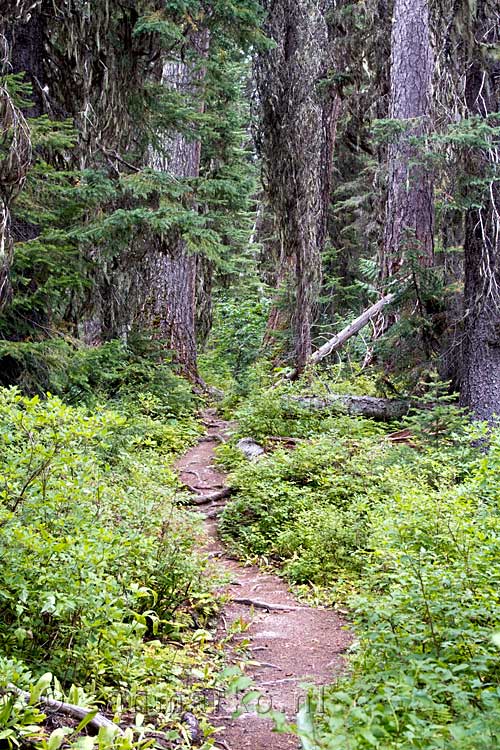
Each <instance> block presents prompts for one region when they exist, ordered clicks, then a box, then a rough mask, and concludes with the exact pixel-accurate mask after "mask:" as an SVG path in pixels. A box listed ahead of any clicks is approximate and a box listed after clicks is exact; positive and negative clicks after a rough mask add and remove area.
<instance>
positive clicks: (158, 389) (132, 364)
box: [0, 335, 195, 418]
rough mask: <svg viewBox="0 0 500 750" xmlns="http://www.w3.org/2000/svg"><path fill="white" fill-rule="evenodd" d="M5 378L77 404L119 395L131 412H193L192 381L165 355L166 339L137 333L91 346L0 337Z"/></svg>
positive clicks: (174, 414)
mask: <svg viewBox="0 0 500 750" xmlns="http://www.w3.org/2000/svg"><path fill="white" fill-rule="evenodd" d="M0 362H1V363H2V371H3V375H2V376H1V377H0V383H1V384H3V385H8V384H16V385H18V386H19V387H20V388H21V389H22V391H23V392H24V393H27V394H38V395H43V394H44V393H45V392H47V391H49V392H51V393H53V394H55V395H59V396H61V397H62V398H63V399H64V400H65V401H67V402H69V403H72V404H81V403H84V404H87V405H89V406H91V405H94V404H96V403H99V402H100V403H104V402H106V401H108V400H113V401H116V404H117V408H120V409H125V410H126V411H127V413H129V414H130V413H131V412H132V413H134V414H143V415H147V416H153V417H163V418H175V417H177V416H179V415H182V414H184V415H185V414H187V413H189V412H191V411H192V410H193V408H194V405H195V400H194V397H193V394H192V391H191V389H190V387H189V384H188V383H187V382H186V381H185V380H184V379H183V378H181V377H179V376H178V375H176V373H175V370H174V368H173V366H172V365H171V364H170V363H169V362H168V361H166V360H165V353H164V352H163V351H162V348H161V346H160V344H157V343H156V342H154V341H153V340H151V339H149V338H147V337H145V336H142V335H141V336H140V335H136V336H132V337H130V339H129V342H128V344H125V343H123V342H121V341H110V342H108V343H106V344H103V345H102V346H99V347H87V346H84V345H82V344H79V343H77V342H74V343H69V342H68V341H66V340H64V339H54V340H49V341H41V342H38V343H32V342H7V341H4V342H0Z"/></svg>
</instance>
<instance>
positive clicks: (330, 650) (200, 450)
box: [177, 410, 352, 750]
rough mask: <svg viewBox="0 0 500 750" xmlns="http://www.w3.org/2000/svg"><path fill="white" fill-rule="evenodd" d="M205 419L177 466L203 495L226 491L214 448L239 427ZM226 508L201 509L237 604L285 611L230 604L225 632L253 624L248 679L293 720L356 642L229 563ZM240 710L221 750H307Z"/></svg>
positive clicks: (276, 581) (324, 617) (333, 618)
mask: <svg viewBox="0 0 500 750" xmlns="http://www.w3.org/2000/svg"><path fill="white" fill-rule="evenodd" d="M203 420H204V424H205V425H206V428H207V430H206V435H205V437H204V438H202V440H201V441H200V442H199V443H198V445H196V446H195V447H193V448H192V449H191V450H189V451H188V452H187V453H186V454H185V455H184V456H183V457H182V458H181V459H180V460H179V461H178V462H177V470H178V472H179V475H180V478H181V481H182V482H184V483H185V484H187V485H190V487H191V488H193V489H194V490H196V491H198V492H199V494H200V495H204V494H206V493H208V492H211V491H215V490H219V489H221V488H223V487H224V486H225V475H224V474H223V473H222V472H221V470H220V469H218V468H217V467H216V466H215V464H214V448H215V447H216V445H217V444H218V442H219V441H220V440H224V439H225V437H226V436H227V434H228V433H229V432H230V430H231V428H232V425H231V424H230V423H228V422H224V421H222V420H220V419H218V418H217V417H216V414H215V411H212V410H207V411H206V412H204V414H203ZM222 505H223V501H219V502H217V501H216V502H213V503H210V504H209V505H203V506H202V507H200V512H202V513H204V514H205V518H206V521H205V524H206V529H207V536H208V541H207V545H206V547H205V549H206V551H207V552H208V553H209V554H210V556H211V557H212V558H213V559H214V560H216V561H217V565H218V566H220V567H221V568H222V570H223V571H224V572H226V573H228V574H229V575H230V579H231V583H230V585H229V592H230V594H231V596H232V597H233V599H238V600H252V601H257V602H261V603H268V604H270V605H274V606H276V605H278V609H277V610H271V611H268V610H266V609H262V608H257V607H252V606H249V605H248V604H243V603H236V602H234V601H231V602H229V604H227V605H226V607H225V608H224V611H223V616H222V617H221V623H220V627H221V628H224V629H227V628H229V627H230V624H231V623H232V622H234V621H235V620H238V619H239V618H242V619H243V620H245V621H246V622H248V623H249V628H248V630H246V631H245V633H244V634H243V636H242V637H244V638H245V639H248V640H249V641H250V645H249V651H250V653H251V660H252V662H256V663H258V664H256V665H255V666H252V667H251V668H250V669H248V673H249V675H250V676H251V677H252V679H253V680H254V683H255V686H256V689H257V690H259V691H260V692H261V693H262V694H263V695H264V696H265V702H264V701H262V702H261V708H262V706H263V705H264V706H269V707H272V709H275V710H278V711H282V712H284V713H286V715H287V716H288V718H289V719H290V720H292V721H293V720H294V719H295V715H296V713H297V710H298V708H299V707H300V704H301V702H303V701H304V696H305V694H306V690H305V688H304V687H303V685H304V684H315V685H320V686H321V685H328V684H331V683H332V682H334V681H335V679H336V678H337V677H338V676H339V674H341V673H342V670H343V667H344V656H343V655H344V653H345V651H346V649H347V648H348V646H349V645H350V643H351V641H352V637H351V635H350V633H349V632H348V630H347V628H346V623H345V621H343V620H342V618H341V617H340V616H339V615H338V614H337V613H336V612H334V611H332V610H329V609H316V608H313V607H308V606H304V605H303V604H301V603H300V602H298V601H297V600H296V599H295V598H294V597H293V596H292V594H291V593H290V591H289V590H288V588H287V586H286V585H285V584H284V583H283V581H282V580H281V579H280V578H279V577H278V576H276V575H272V574H269V573H265V572H262V571H261V570H259V569H258V568H257V567H254V566H245V565H243V564H242V563H240V562H238V561H236V560H234V559H231V558H230V557H229V556H228V554H227V553H226V551H225V549H224V546H223V544H222V543H221V542H220V541H219V539H218V537H217V520H216V519H214V518H213V517H209V516H213V515H214V511H215V510H217V509H220V508H221V507H222ZM207 516H208V517H207ZM279 607H283V609H279ZM288 607H289V608H290V609H287V608H288ZM234 708H235V706H234V705H231V704H230V702H229V701H226V702H225V703H224V704H223V705H222V706H221V707H220V708H219V710H218V713H217V715H216V716H215V717H214V719H213V722H214V724H216V725H217V726H219V727H221V728H222V727H223V728H224V731H223V733H222V732H221V735H220V744H221V746H222V747H224V748H225V749H226V750H228V749H230V750H247V749H251V750H296V748H299V747H300V742H299V740H298V739H297V738H296V737H294V736H292V735H285V734H277V733H275V732H273V723H272V722H271V721H270V720H266V719H264V718H261V716H260V715H257V714H256V713H253V712H246V713H243V714H242V715H241V716H240V717H239V718H237V719H233V718H232V713H233V710H234Z"/></svg>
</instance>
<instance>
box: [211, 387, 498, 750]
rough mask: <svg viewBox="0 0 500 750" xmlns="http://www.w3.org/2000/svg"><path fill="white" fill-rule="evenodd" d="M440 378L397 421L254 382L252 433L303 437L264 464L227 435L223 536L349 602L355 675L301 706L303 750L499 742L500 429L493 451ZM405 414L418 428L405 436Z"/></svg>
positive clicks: (473, 748)
mask: <svg viewBox="0 0 500 750" xmlns="http://www.w3.org/2000/svg"><path fill="white" fill-rule="evenodd" d="M434 385H435V393H434V394H431V400H433V401H434V403H436V399H437V402H438V405H437V407H436V408H435V409H434V410H432V411H425V410H424V411H422V412H420V413H418V414H417V413H416V414H414V415H412V416H410V417H408V418H407V420H406V421H405V422H404V423H403V424H399V425H392V426H381V425H379V424H376V423H374V422H372V421H370V420H365V419H360V418H357V419H354V418H349V417H347V416H343V415H339V414H327V415H325V414H322V415H321V416H320V415H318V414H310V413H306V412H302V414H301V413H300V410H298V409H297V408H294V409H293V410H290V404H289V401H287V400H286V399H285V400H283V398H282V395H283V394H282V392H280V389H274V390H273V391H271V392H267V393H262V394H260V395H258V394H255V395H254V396H253V397H252V398H251V399H250V400H249V401H247V402H246V403H244V404H243V405H242V407H241V412H240V415H239V417H240V426H243V429H242V434H251V435H253V436H255V437H257V438H258V439H260V440H262V441H263V442H264V443H265V442H266V435H267V436H269V435H291V436H295V437H300V438H302V440H299V441H298V444H297V447H296V449H295V450H293V451H289V450H284V449H279V450H276V451H272V452H270V453H268V454H267V455H266V456H264V458H262V459H261V460H260V461H258V462H256V463H249V462H247V461H245V460H244V459H243V458H242V456H241V454H240V453H239V451H237V450H236V449H235V448H234V446H223V447H221V448H220V449H219V456H220V460H221V461H223V462H225V463H226V464H227V465H228V466H229V467H230V468H231V470H232V474H231V483H232V486H233V487H234V488H235V490H236V494H235V498H234V500H233V501H232V502H231V503H230V504H229V505H228V506H227V508H226V510H225V512H224V514H223V518H222V524H221V528H222V532H223V534H224V536H225V539H226V540H227V541H228V543H229V544H231V545H232V546H233V547H234V548H235V549H236V550H237V551H238V552H239V553H240V554H242V555H252V556H258V557H260V558H261V559H264V560H265V561H267V562H271V563H272V564H274V565H276V566H279V567H280V568H281V569H282V571H283V574H284V575H285V576H286V577H287V578H288V579H289V580H290V581H291V582H293V583H295V584H300V585H301V586H302V587H303V588H304V589H307V588H312V590H313V592H314V594H315V596H318V592H320V595H321V597H322V599H323V601H328V602H330V603H335V602H340V603H343V602H345V601H346V600H347V601H348V603H349V605H350V609H351V612H352V615H351V616H352V620H353V625H354V628H355V631H356V633H357V636H358V640H357V644H356V646H355V648H354V649H353V653H352V655H351V660H350V670H349V676H347V677H345V678H343V679H341V680H340V681H339V682H338V683H337V684H336V685H335V686H332V687H331V688H329V689H327V690H326V691H325V692H324V693H323V694H322V695H312V696H311V700H310V702H309V703H308V704H307V705H306V706H305V707H304V708H303V709H302V711H301V712H300V715H299V721H298V729H297V731H298V732H299V734H300V735H301V737H302V742H303V745H304V747H305V748H306V750H326V749H327V748H328V750H330V749H332V750H333V749H334V748H339V750H340V748H342V750H365V749H368V748H387V749H389V748H391V749H394V750H417V749H419V750H420V749H421V750H444V749H445V748H446V750H450V749H452V750H481V749H482V748H484V750H490V749H491V748H493V747H497V746H499V743H500V687H499V680H500V648H498V646H497V645H496V643H495V640H496V639H495V633H496V632H497V631H500V565H499V560H500V516H499V500H500V491H499V486H500V484H499V475H500V431H497V432H495V433H494V434H493V435H492V436H491V446H490V450H489V452H488V454H484V452H483V451H482V450H481V441H479V446H478V447H474V445H478V442H477V441H478V438H479V437H480V436H481V435H484V432H482V430H483V429H484V428H483V427H481V426H477V427H474V429H472V428H471V427H470V426H469V425H468V422H467V420H466V419H465V417H464V416H463V415H462V414H461V413H460V411H459V410H458V409H456V408H454V407H450V406H445V405H443V404H442V403H441V401H440V395H439V392H438V391H439V386H438V384H437V383H436V381H435V383H434ZM295 388H296V386H295ZM284 389H285V391H286V393H288V392H289V390H288V389H289V387H288V386H286V387H284ZM401 427H406V428H408V429H409V431H410V435H409V436H408V439H407V442H406V443H403V444H399V443H394V442H393V440H392V439H391V437H390V435H391V433H392V432H393V431H394V430H396V429H400V428H401ZM483 445H484V443H483ZM353 591H354V593H353Z"/></svg>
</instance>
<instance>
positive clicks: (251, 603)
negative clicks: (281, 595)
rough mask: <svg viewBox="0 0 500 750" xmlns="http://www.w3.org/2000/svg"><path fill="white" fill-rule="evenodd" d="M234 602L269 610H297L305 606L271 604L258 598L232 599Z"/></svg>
mask: <svg viewBox="0 0 500 750" xmlns="http://www.w3.org/2000/svg"><path fill="white" fill-rule="evenodd" d="M231 601H232V602H234V604H244V605H245V606H247V607H255V609H267V610H269V612H273V611H276V612H297V611H298V610H299V609H304V607H292V606H289V605H288V604H271V603H270V602H262V601H259V600H258V599H246V598H245V599H232V600H231Z"/></svg>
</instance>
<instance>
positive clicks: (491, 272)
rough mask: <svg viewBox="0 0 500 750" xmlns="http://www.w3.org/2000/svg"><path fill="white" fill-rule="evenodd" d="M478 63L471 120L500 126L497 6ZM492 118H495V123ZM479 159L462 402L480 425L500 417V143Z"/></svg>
mask: <svg viewBox="0 0 500 750" xmlns="http://www.w3.org/2000/svg"><path fill="white" fill-rule="evenodd" d="M474 38H475V48H474V57H473V59H472V60H471V62H470V65H469V68H468V71H467V82H466V101H467V107H468V111H469V113H470V115H471V116H476V117H481V118H490V124H491V125H492V126H493V125H496V126H498V124H499V122H500V89H499V86H498V81H499V78H500V62H499V61H498V59H496V60H495V58H494V56H493V54H491V57H490V58H489V57H488V55H489V49H491V48H494V47H495V46H496V47H498V45H499V42H500V13H499V11H498V5H497V4H496V3H495V2H493V0H480V1H479V2H478V3H477V8H476V16H475V24H474ZM492 115H496V117H495V118H494V119H492ZM488 140H489V143H488V144H487V145H486V144H485V145H484V147H482V148H481V149H480V151H479V152H477V153H476V157H475V164H473V172H474V176H475V177H476V180H477V179H479V180H483V181H484V191H483V195H482V196H481V197H480V200H479V201H475V202H476V203H477V202H481V203H482V205H481V207H480V208H472V209H470V210H469V212H468V215H467V220H466V237H465V246H464V251H465V297H464V304H465V339H464V346H463V357H462V361H463V367H462V377H461V401H462V404H463V405H464V406H467V407H468V408H470V409H471V411H472V412H473V414H474V415H475V417H476V418H478V419H486V420H488V421H490V422H493V421H496V420H495V417H496V418H497V419H498V418H499V417H500V183H499V175H498V165H499V163H500V138H499V137H498V134H493V133H492V134H491V135H489V136H488Z"/></svg>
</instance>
